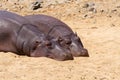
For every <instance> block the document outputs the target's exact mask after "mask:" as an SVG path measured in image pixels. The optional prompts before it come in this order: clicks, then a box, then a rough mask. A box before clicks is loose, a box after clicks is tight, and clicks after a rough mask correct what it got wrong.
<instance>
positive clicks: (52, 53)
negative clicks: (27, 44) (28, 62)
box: [30, 39, 73, 61]
mask: <svg viewBox="0 0 120 80" xmlns="http://www.w3.org/2000/svg"><path fill="white" fill-rule="evenodd" d="M31 50H32V53H31V55H30V56H33V57H48V58H52V59H55V60H59V61H64V60H73V56H72V54H71V53H70V51H65V50H64V49H62V47H61V46H59V44H58V43H56V41H54V39H51V40H46V39H45V40H35V41H34V46H33V47H32V49H31Z"/></svg>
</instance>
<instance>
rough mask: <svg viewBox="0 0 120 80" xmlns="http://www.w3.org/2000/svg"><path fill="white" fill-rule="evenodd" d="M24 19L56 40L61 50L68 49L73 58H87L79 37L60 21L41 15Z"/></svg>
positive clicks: (86, 52)
mask: <svg viewBox="0 0 120 80" xmlns="http://www.w3.org/2000/svg"><path fill="white" fill-rule="evenodd" d="M24 17H25V18H26V19H28V20H29V21H31V23H32V24H34V25H36V26H37V27H38V28H39V30H41V31H43V32H44V33H45V34H47V35H49V36H51V37H54V38H56V41H57V42H58V43H59V44H60V45H61V46H62V47H63V48H68V47H69V49H70V51H71V53H72V55H73V56H75V57H79V56H83V57H88V56H89V54H88V50H87V49H85V48H84V46H83V44H82V41H81V39H80V37H79V36H77V34H76V33H74V32H73V31H72V29H71V28H70V27H69V26H68V25H67V24H65V23H64V22H62V21H61V20H59V19H57V18H54V17H51V16H47V15H43V14H36V15H26V16H24ZM42 26H44V27H42Z"/></svg>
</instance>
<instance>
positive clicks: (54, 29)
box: [47, 25, 73, 37]
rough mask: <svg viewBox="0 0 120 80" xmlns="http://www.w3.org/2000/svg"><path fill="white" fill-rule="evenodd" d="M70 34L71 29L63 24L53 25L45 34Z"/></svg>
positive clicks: (61, 35) (62, 35) (55, 35)
mask: <svg viewBox="0 0 120 80" xmlns="http://www.w3.org/2000/svg"><path fill="white" fill-rule="evenodd" d="M61 32H62V33H61ZM72 34H73V31H72V30H71V29H69V28H68V27H65V25H54V26H53V27H52V28H51V29H50V30H49V32H48V33H47V35H52V36H54V37H57V36H60V37H65V36H70V35H72Z"/></svg>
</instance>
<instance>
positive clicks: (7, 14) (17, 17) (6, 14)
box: [0, 10, 30, 24]
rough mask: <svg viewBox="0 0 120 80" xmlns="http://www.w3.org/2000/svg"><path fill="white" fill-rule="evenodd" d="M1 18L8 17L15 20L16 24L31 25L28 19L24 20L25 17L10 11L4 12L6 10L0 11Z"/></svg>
mask: <svg viewBox="0 0 120 80" xmlns="http://www.w3.org/2000/svg"><path fill="white" fill-rule="evenodd" d="M0 17H4V18H5V17H6V18H7V19H8V18H9V19H11V20H14V21H16V22H19V23H20V24H28V23H30V22H29V21H28V20H27V19H26V18H24V17H23V16H20V15H18V14H16V13H12V12H8V11H4V10H0Z"/></svg>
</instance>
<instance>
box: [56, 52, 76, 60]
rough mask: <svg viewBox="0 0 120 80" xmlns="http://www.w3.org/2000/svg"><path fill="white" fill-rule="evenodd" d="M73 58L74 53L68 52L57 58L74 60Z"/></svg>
mask: <svg viewBox="0 0 120 80" xmlns="http://www.w3.org/2000/svg"><path fill="white" fill-rule="evenodd" d="M73 59H74V58H73V55H72V54H67V53H61V54H59V55H58V57H57V58H56V60H59V61H66V60H73Z"/></svg>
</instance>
